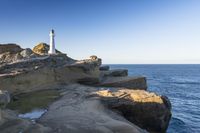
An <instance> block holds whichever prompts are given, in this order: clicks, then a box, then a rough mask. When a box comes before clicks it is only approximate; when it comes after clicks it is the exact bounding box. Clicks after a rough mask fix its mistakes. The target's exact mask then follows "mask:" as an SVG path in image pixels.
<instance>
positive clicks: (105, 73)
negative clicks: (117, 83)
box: [101, 69, 128, 77]
mask: <svg viewBox="0 0 200 133" xmlns="http://www.w3.org/2000/svg"><path fill="white" fill-rule="evenodd" d="M101 75H102V77H122V76H128V70H127V69H115V70H109V71H102V72H101Z"/></svg>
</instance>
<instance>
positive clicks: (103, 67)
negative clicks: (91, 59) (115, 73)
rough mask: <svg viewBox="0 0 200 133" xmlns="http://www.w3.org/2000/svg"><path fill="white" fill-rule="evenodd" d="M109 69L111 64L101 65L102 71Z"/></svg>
mask: <svg viewBox="0 0 200 133" xmlns="http://www.w3.org/2000/svg"><path fill="white" fill-rule="evenodd" d="M109 69H110V66H108V65H104V66H100V67H99V70H100V71H108V70H109Z"/></svg>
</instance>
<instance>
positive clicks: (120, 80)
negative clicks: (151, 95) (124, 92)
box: [98, 77, 147, 90]
mask: <svg viewBox="0 0 200 133" xmlns="http://www.w3.org/2000/svg"><path fill="white" fill-rule="evenodd" d="M98 86H104V87H125V88H129V89H140V90H146V89H147V83H146V78H145V77H106V78H103V80H101V82H100V83H99V84H98Z"/></svg>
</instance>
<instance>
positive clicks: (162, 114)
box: [96, 88, 171, 133]
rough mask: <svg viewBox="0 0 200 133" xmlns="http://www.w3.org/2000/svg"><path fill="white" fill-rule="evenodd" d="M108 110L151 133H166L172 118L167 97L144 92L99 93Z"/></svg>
mask: <svg viewBox="0 0 200 133" xmlns="http://www.w3.org/2000/svg"><path fill="white" fill-rule="evenodd" d="M96 94H98V95H99V96H101V97H102V101H103V103H104V104H105V105H107V107H108V108H110V109H112V110H115V111H116V112H118V113H120V114H121V115H122V116H124V117H125V118H126V119H127V120H129V121H130V122H133V123H134V124H136V125H138V126H140V127H141V128H143V129H146V130H148V131H150V132H157V133H164V132H165V131H166V130H167V127H168V125H169V121H170V118H171V104H170V102H169V100H168V99H167V98H166V97H163V96H159V95H156V94H155V93H150V92H147V91H144V90H129V89H124V88H119V89H116V88H115V89H112V90H103V91H98V92H97V93H96Z"/></svg>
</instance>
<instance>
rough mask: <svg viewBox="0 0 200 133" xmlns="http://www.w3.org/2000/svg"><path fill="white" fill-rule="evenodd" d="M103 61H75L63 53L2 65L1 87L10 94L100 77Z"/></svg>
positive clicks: (0, 72)
mask: <svg viewBox="0 0 200 133" xmlns="http://www.w3.org/2000/svg"><path fill="white" fill-rule="evenodd" d="M99 65H101V60H100V59H97V60H83V61H75V60H73V59H71V58H68V57H67V56H66V55H64V54H58V55H50V56H45V57H38V58H36V59H32V60H25V61H21V62H15V63H12V64H7V65H4V66H2V67H0V86H1V87H2V88H3V89H4V88H5V89H6V90H8V91H9V92H10V93H22V92H24V91H25V92H26V91H33V90H40V89H45V88H46V89H47V88H48V87H49V86H54V85H56V84H63V83H64V84H68V83H73V82H79V81H83V80H84V79H94V80H99Z"/></svg>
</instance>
